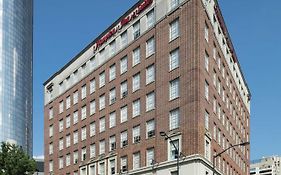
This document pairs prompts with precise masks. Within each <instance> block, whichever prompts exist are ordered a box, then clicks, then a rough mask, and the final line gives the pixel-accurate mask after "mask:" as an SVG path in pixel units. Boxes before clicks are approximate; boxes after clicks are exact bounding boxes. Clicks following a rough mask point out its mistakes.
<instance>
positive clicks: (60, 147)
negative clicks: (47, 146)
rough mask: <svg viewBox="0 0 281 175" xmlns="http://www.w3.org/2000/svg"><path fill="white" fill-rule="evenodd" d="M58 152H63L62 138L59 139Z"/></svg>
mask: <svg viewBox="0 0 281 175" xmlns="http://www.w3.org/2000/svg"><path fill="white" fill-rule="evenodd" d="M59 150H60V151H61V150H63V138H60V140H59Z"/></svg>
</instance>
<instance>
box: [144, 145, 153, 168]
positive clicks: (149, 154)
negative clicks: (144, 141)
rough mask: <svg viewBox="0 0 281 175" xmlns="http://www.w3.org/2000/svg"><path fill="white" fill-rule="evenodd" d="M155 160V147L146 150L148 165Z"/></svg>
mask: <svg viewBox="0 0 281 175" xmlns="http://www.w3.org/2000/svg"><path fill="white" fill-rule="evenodd" d="M154 161H155V159H154V148H150V149H148V150H146V166H150V165H152V164H153V162H154Z"/></svg>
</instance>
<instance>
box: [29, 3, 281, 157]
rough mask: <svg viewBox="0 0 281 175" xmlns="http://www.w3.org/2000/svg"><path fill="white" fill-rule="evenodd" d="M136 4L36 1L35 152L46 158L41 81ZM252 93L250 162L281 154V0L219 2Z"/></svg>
mask: <svg viewBox="0 0 281 175" xmlns="http://www.w3.org/2000/svg"><path fill="white" fill-rule="evenodd" d="M135 2H137V0H122V1H116V0H106V1H94V0H83V1H74V0H59V1H57V0H48V1H44V0H35V13H34V82H33V83H34V86H33V87H34V89H33V90H34V97H33V100H34V106H33V107H34V109H33V111H34V113H33V118H34V121H33V122H34V124H33V125H34V135H33V139H34V143H33V145H34V150H33V153H34V155H36V156H39V155H43V154H44V149H43V145H44V143H43V142H44V141H43V140H44V139H43V138H44V134H43V129H44V127H43V126H44V120H43V109H44V107H43V106H44V104H43V83H44V82H45V81H46V80H47V79H48V78H49V77H50V76H51V75H52V74H54V73H55V72H56V71H57V70H59V69H60V68H61V67H63V66H64V65H65V64H66V63H67V62H68V61H69V60H70V59H72V58H73V57H74V56H75V55H76V54H78V53H79V52H80V51H81V50H82V49H83V48H84V47H85V46H86V45H87V44H88V43H90V42H91V41H92V40H93V39H95V37H96V36H98V35H99V34H100V33H101V32H103V31H104V30H105V29H106V28H107V27H108V26H109V25H111V24H112V22H114V21H115V20H116V19H117V18H119V17H120V16H121V15H122V14H123V13H124V12H125V11H126V10H127V9H129V8H130V7H131V6H132V5H133V4H134V3H135ZM219 2H220V7H221V9H222V11H223V15H224V19H225V21H226V23H227V26H228V30H229V33H230V34H231V37H232V41H233V43H234V46H235V49H236V53H237V55H238V58H239V61H240V64H241V67H242V69H243V72H244V75H245V77H246V80H247V82H248V85H249V87H250V89H251V93H252V101H251V159H257V158H260V157H262V156H269V155H281V149H280V145H281V127H280V126H281V125H280V124H281V112H280V111H281V110H280V109H281V102H280V100H279V99H281V73H280V67H281V56H280V53H279V52H280V51H281V35H280V31H281V20H280V19H281V11H280V6H281V1H277V0H272V1H270V3H269V2H268V1H256V0H247V1H245V0H238V1H222V0H219Z"/></svg>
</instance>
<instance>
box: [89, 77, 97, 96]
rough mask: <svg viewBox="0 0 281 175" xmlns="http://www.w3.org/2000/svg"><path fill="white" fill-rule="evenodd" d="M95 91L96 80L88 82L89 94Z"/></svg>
mask: <svg viewBox="0 0 281 175" xmlns="http://www.w3.org/2000/svg"><path fill="white" fill-rule="evenodd" d="M95 91H96V79H92V80H91V81H90V94H92V93H94V92H95Z"/></svg>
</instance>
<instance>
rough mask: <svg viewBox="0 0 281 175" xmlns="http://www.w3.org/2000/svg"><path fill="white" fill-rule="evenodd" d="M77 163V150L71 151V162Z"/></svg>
mask: <svg viewBox="0 0 281 175" xmlns="http://www.w3.org/2000/svg"><path fill="white" fill-rule="evenodd" d="M77 163H78V151H77V150H76V151H74V152H73V164H74V165H75V164H77Z"/></svg>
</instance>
